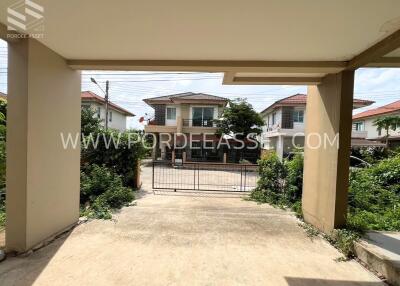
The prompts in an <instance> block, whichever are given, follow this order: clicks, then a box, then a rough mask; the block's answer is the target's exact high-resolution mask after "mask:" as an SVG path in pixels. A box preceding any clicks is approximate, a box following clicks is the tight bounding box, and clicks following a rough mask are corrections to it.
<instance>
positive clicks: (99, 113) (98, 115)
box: [96, 106, 101, 118]
mask: <svg viewBox="0 0 400 286" xmlns="http://www.w3.org/2000/svg"><path fill="white" fill-rule="evenodd" d="M96 114H97V118H100V115H101V108H100V106H98V107H97V110H96Z"/></svg>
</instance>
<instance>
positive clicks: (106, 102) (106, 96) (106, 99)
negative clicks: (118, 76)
mask: <svg viewBox="0 0 400 286" xmlns="http://www.w3.org/2000/svg"><path fill="white" fill-rule="evenodd" d="M90 80H91V81H92V82H93V83H94V84H95V85H97V86H98V87H99V88H100V90H101V91H102V92H103V93H104V101H105V105H106V122H105V124H104V128H105V129H106V130H108V105H109V100H108V89H109V84H110V82H109V81H108V80H107V81H106V91H105V92H104V90H103V89H102V88H101V86H100V85H99V84H98V83H97V81H96V80H95V79H94V78H92V77H91V78H90Z"/></svg>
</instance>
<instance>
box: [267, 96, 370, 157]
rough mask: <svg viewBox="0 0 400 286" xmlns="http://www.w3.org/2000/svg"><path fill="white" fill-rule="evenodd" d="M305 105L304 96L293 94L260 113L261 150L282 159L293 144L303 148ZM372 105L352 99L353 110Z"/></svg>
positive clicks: (365, 101) (366, 101)
mask: <svg viewBox="0 0 400 286" xmlns="http://www.w3.org/2000/svg"><path fill="white" fill-rule="evenodd" d="M306 103H307V95H306V94H295V95H292V96H289V97H286V98H283V99H281V100H278V101H276V102H275V103H273V104H272V105H270V106H268V107H267V108H266V109H264V110H263V111H262V112H261V116H262V118H263V119H264V122H265V126H264V127H263V133H262V136H261V143H262V147H263V149H267V150H275V151H276V153H277V154H278V156H279V157H280V158H284V157H286V156H287V155H288V154H289V153H290V152H292V151H293V149H294V148H295V147H294V144H295V146H299V147H304V132H305V120H306ZM372 103H373V101H369V100H361V99H354V103H353V108H360V107H365V106H368V105H371V104H372ZM358 144H360V142H359V141H358Z"/></svg>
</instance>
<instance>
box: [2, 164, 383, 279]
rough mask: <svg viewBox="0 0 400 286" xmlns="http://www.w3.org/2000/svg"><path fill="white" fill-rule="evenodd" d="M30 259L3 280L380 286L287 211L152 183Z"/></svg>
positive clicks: (12, 264)
mask: <svg viewBox="0 0 400 286" xmlns="http://www.w3.org/2000/svg"><path fill="white" fill-rule="evenodd" d="M150 179H151V168H149V167H144V173H143V180H144V186H143V190H142V191H141V192H140V198H139V199H138V200H137V205H136V206H132V207H127V208H124V209H123V210H122V211H121V212H120V213H118V214H116V215H115V220H114V221H100V220H95V221H91V222H88V223H86V224H82V225H80V226H78V227H76V228H75V229H74V230H73V231H72V232H70V233H69V234H67V235H65V236H64V237H62V238H59V239H57V240H56V241H55V242H53V243H51V244H50V245H48V246H46V247H44V248H42V249H40V250H38V251H36V252H34V253H33V254H31V255H30V256H29V257H25V258H22V257H18V258H8V259H7V260H6V261H5V262H3V263H0V285H2V286H8V285H18V286H19V285H52V286H54V285H96V286H98V285H107V286H109V285H185V286H186V285H273V286H277V285H290V286H295V285H307V286H308V285H328V286H339V285H345V286H346V285H368V286H370V285H383V284H382V283H381V282H380V281H379V280H378V279H377V278H376V277H375V276H374V275H372V274H371V273H370V272H368V271H367V270H365V269H363V268H362V267H361V266H360V265H359V264H358V263H356V262H354V261H350V262H336V261H335V258H338V257H340V254H339V253H338V252H337V251H336V250H335V249H334V248H333V247H331V246H330V245H329V244H328V243H326V242H325V241H323V240H321V239H314V240H313V241H312V240H310V238H308V237H307V236H306V234H305V233H304V231H303V229H301V228H300V227H299V226H298V222H297V220H296V218H295V217H294V216H293V215H291V214H290V213H288V212H286V211H283V210H279V209H274V208H272V207H270V206H268V205H258V204H256V203H254V202H249V201H245V200H243V199H242V198H240V197H239V196H238V195H237V194H235V195H232V194H212V193H207V194H206V193H182V192H177V193H171V192H157V193H156V194H153V192H152V191H151V190H150Z"/></svg>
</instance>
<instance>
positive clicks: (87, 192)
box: [81, 164, 134, 218]
mask: <svg viewBox="0 0 400 286" xmlns="http://www.w3.org/2000/svg"><path fill="white" fill-rule="evenodd" d="M133 199H134V195H133V192H132V190H131V189H129V188H127V187H124V186H123V183H122V179H121V177H120V176H118V175H117V174H116V173H115V172H113V171H112V170H111V169H109V168H107V167H105V166H98V165H96V164H93V165H90V166H89V167H87V168H86V169H85V172H81V205H83V207H86V208H85V209H84V211H83V214H84V215H87V216H89V217H96V218H111V214H110V211H111V210H113V209H118V208H121V207H123V206H125V205H127V204H129V203H130V202H131V201H132V200H133Z"/></svg>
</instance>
